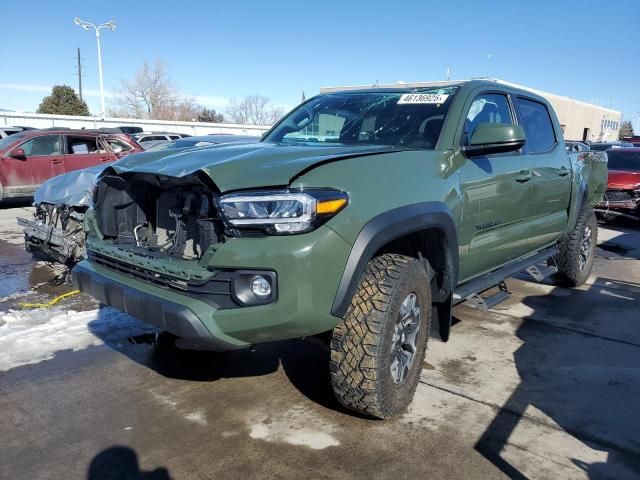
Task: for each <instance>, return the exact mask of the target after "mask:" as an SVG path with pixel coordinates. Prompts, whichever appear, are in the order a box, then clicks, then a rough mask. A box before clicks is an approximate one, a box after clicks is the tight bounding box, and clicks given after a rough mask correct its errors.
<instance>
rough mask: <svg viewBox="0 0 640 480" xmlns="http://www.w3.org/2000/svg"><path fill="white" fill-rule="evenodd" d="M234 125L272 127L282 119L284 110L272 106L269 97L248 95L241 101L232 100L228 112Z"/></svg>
mask: <svg viewBox="0 0 640 480" xmlns="http://www.w3.org/2000/svg"><path fill="white" fill-rule="evenodd" d="M226 113H227V115H228V117H229V119H230V120H231V122H233V123H241V124H245V125H271V124H273V123H275V122H277V121H278V120H280V119H281V118H282V116H283V115H284V110H283V109H282V108H279V107H276V106H274V105H272V104H271V100H270V99H269V97H264V96H262V95H258V94H257V93H256V94H254V95H247V96H246V97H244V99H242V100H241V101H238V100H236V99H235V98H232V99H231V101H230V102H229V106H228V107H227V111H226Z"/></svg>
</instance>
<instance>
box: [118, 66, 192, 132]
mask: <svg viewBox="0 0 640 480" xmlns="http://www.w3.org/2000/svg"><path fill="white" fill-rule="evenodd" d="M200 110H201V107H200V106H199V105H197V104H196V103H195V102H194V100H193V99H192V98H188V97H183V96H181V95H180V92H179V90H178V89H177V87H176V86H175V85H174V84H173V83H172V82H171V80H170V79H169V76H168V74H167V72H166V68H165V66H164V64H163V63H162V62H161V61H158V60H157V61H156V62H155V64H154V65H153V66H151V65H149V63H148V62H146V61H145V62H144V63H143V65H142V67H141V68H140V69H139V70H138V71H137V72H136V75H135V77H134V78H133V80H131V81H124V80H123V81H122V90H121V91H120V93H119V94H118V95H117V101H116V106H115V108H112V109H111V114H112V115H116V116H125V117H134V118H153V119H157V120H194V119H195V118H197V116H198V112H199V111H200Z"/></svg>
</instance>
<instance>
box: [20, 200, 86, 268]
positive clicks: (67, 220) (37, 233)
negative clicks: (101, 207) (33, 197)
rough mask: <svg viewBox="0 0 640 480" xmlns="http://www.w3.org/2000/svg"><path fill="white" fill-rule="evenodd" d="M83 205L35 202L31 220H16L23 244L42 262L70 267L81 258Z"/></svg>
mask: <svg viewBox="0 0 640 480" xmlns="http://www.w3.org/2000/svg"><path fill="white" fill-rule="evenodd" d="M86 209H87V207H86V206H79V207H75V206H70V205H52V204H50V203H38V204H36V209H35V212H34V216H33V219H31V220H29V219H26V218H18V219H17V220H18V224H19V225H20V226H22V227H24V234H25V245H26V249H27V251H28V252H32V253H34V254H36V255H38V256H40V257H42V258H43V259H45V260H53V261H56V262H59V263H62V264H65V265H67V266H72V265H74V264H75V263H77V262H79V261H80V260H82V259H83V258H84V257H85V254H86V252H85V234H84V230H83V219H84V213H85V211H86Z"/></svg>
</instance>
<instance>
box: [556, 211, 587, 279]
mask: <svg viewBox="0 0 640 480" xmlns="http://www.w3.org/2000/svg"><path fill="white" fill-rule="evenodd" d="M589 229H590V230H591V242H590V247H589V251H588V256H587V259H586V264H585V265H584V268H582V269H581V268H580V255H581V246H582V243H583V241H584V239H585V233H586V232H588V230H589ZM597 243H598V221H597V219H596V216H595V214H594V212H593V209H592V208H591V207H590V206H588V205H587V206H584V207H583V208H582V209H581V210H580V213H579V214H578V220H577V222H576V226H575V228H574V229H573V230H572V231H571V232H570V233H568V234H567V235H566V236H565V238H564V239H563V240H562V241H561V242H560V243H559V245H558V250H559V252H558V255H556V256H555V257H554V262H555V265H556V267H558V273H556V274H555V275H554V280H555V283H556V284H558V285H562V286H565V287H577V286H580V285H582V284H583V283H584V282H586V281H587V279H588V278H589V275H590V274H591V268H592V266H593V259H594V257H595V249H596V244H597Z"/></svg>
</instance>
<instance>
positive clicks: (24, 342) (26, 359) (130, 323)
mask: <svg viewBox="0 0 640 480" xmlns="http://www.w3.org/2000/svg"><path fill="white" fill-rule="evenodd" d="M148 330H149V327H148V326H147V325H145V324H143V323H142V322H140V321H138V320H136V319H134V318H133V317H130V316H129V315H126V314H123V313H121V312H118V311H117V310H114V309H111V308H101V309H98V310H90V311H86V312H76V311H73V310H69V311H64V310H63V309H56V308H41V309H34V310H24V311H22V310H9V311H8V312H0V371H4V370H10V369H12V368H15V367H19V366H21V365H29V364H33V363H39V362H42V361H44V360H50V359H52V358H53V357H54V356H55V354H56V352H59V351H62V350H73V351H77V350H83V349H85V348H87V347H90V346H96V345H101V344H103V343H104V342H105V341H112V340H118V339H122V338H126V337H129V336H131V335H139V334H141V333H144V332H145V331H148Z"/></svg>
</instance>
